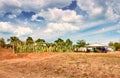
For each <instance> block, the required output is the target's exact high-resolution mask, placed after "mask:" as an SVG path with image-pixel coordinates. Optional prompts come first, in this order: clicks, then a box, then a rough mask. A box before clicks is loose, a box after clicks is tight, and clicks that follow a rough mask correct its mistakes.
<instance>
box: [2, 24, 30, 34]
mask: <svg viewBox="0 0 120 78" xmlns="http://www.w3.org/2000/svg"><path fill="white" fill-rule="evenodd" d="M0 32H8V33H10V34H12V35H16V36H22V35H27V34H31V33H32V29H31V28H29V27H24V26H15V25H13V24H12V23H10V22H0Z"/></svg>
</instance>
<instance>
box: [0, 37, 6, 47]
mask: <svg viewBox="0 0 120 78" xmlns="http://www.w3.org/2000/svg"><path fill="white" fill-rule="evenodd" d="M5 45H6V43H5V40H4V39H3V38H0V48H3V47H5Z"/></svg>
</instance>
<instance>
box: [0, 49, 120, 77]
mask: <svg viewBox="0 0 120 78" xmlns="http://www.w3.org/2000/svg"><path fill="white" fill-rule="evenodd" d="M0 78H120V52H112V53H73V52H71V53H53V52H44V53H29V54H27V53H21V54H14V53H13V52H12V50H6V49H0Z"/></svg>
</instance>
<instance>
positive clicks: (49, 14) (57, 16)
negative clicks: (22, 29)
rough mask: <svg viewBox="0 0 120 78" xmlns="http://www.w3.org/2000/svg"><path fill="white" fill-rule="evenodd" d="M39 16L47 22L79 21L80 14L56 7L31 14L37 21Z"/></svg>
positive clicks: (80, 19)
mask: <svg viewBox="0 0 120 78" xmlns="http://www.w3.org/2000/svg"><path fill="white" fill-rule="evenodd" d="M39 16H41V17H43V18H45V19H46V20H47V21H49V22H81V21H82V18H83V17H82V16H81V15H77V14H76V12H75V11H71V10H62V9H58V8H54V9H48V11H42V12H40V13H38V14H36V15H33V16H32V20H33V21H34V20H36V21H38V19H37V18H38V17H39Z"/></svg>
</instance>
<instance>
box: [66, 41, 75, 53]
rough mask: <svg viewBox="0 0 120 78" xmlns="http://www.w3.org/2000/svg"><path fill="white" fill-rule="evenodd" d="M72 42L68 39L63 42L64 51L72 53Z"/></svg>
mask: <svg viewBox="0 0 120 78" xmlns="http://www.w3.org/2000/svg"><path fill="white" fill-rule="evenodd" d="M72 43H73V42H72V41H71V40H70V39H67V40H66V41H65V46H66V51H72Z"/></svg>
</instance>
